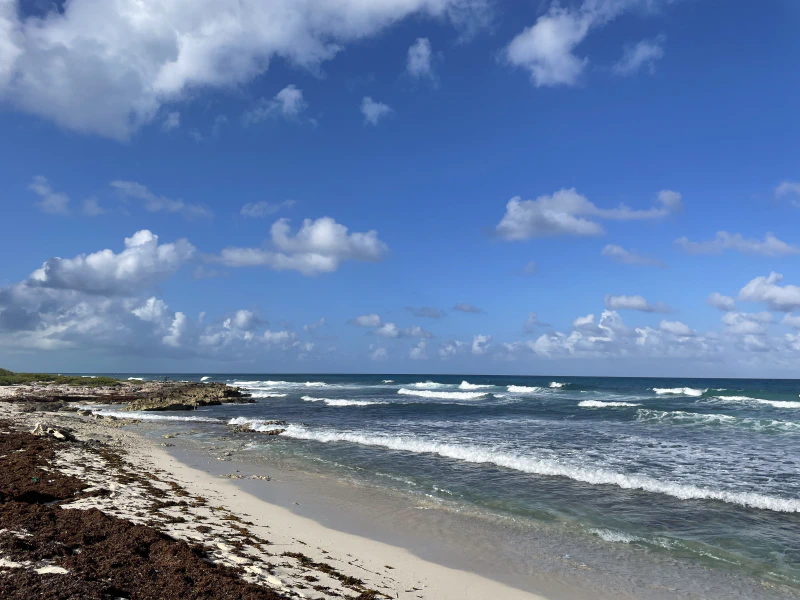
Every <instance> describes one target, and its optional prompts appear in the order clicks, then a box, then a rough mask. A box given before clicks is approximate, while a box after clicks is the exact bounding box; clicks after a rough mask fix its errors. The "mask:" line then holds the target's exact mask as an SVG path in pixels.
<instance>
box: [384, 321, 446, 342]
mask: <svg viewBox="0 0 800 600" xmlns="http://www.w3.org/2000/svg"><path fill="white" fill-rule="evenodd" d="M375 334H376V335H379V336H381V337H386V338H392V339H394V338H401V337H402V338H422V339H425V338H431V337H433V334H432V333H431V332H430V331H428V330H426V329H423V328H422V327H420V326H419V325H415V326H413V327H406V328H402V329H401V328H399V327H398V326H397V324H396V323H383V324H382V325H381V326H380V327H378V328H377V329H376V330H375Z"/></svg>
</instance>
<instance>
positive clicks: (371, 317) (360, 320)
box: [348, 313, 383, 327]
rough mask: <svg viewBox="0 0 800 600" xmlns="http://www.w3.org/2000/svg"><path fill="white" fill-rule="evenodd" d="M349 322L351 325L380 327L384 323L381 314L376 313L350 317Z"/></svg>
mask: <svg viewBox="0 0 800 600" xmlns="http://www.w3.org/2000/svg"><path fill="white" fill-rule="evenodd" d="M348 323H350V325H357V326H358V327H380V326H381V325H382V324H383V322H382V321H381V317H380V315H378V314H375V313H371V314H368V315H361V316H359V317H355V318H354V319H350V320H349V321H348Z"/></svg>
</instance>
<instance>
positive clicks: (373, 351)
mask: <svg viewBox="0 0 800 600" xmlns="http://www.w3.org/2000/svg"><path fill="white" fill-rule="evenodd" d="M369 349H370V353H369V357H370V359H371V360H386V359H387V358H389V352H388V351H387V350H386V348H379V347H377V346H374V345H373V346H370V347H369Z"/></svg>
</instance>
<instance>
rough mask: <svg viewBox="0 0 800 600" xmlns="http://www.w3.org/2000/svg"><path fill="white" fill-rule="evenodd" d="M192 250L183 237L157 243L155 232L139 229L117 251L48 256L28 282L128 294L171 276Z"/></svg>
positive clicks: (87, 290) (40, 285)
mask: <svg viewBox="0 0 800 600" xmlns="http://www.w3.org/2000/svg"><path fill="white" fill-rule="evenodd" d="M194 253H195V248H194V246H192V245H191V244H190V243H189V242H188V241H186V240H185V239H181V240H178V241H177V242H173V243H169V244H159V243H158V236H157V235H155V234H153V233H151V232H150V231H148V230H146V229H143V230H142V231H137V232H136V233H134V234H133V235H132V236H131V237H129V238H125V249H124V250H123V251H122V252H120V253H119V254H115V253H114V251H113V250H101V251H100V252H95V253H93V254H88V255H87V254H81V255H79V256H76V257H75V258H51V259H49V260H47V261H46V262H45V263H44V264H43V265H42V267H41V268H40V269H37V270H36V271H34V272H33V273H32V274H31V276H30V279H29V284H30V285H31V286H37V287H47V288H58V289H64V290H74V291H78V292H84V293H87V294H100V295H111V296H113V295H124V294H131V293H133V292H136V291H139V290H142V289H147V288H150V287H152V286H153V285H155V284H157V283H159V282H161V281H163V280H165V279H167V278H169V277H171V276H172V275H173V274H174V273H175V272H176V271H177V270H178V269H179V268H180V267H181V266H182V265H184V264H185V263H186V262H188V261H189V260H190V259H191V258H192V257H193V255H194Z"/></svg>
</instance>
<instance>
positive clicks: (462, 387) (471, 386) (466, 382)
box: [458, 381, 494, 390]
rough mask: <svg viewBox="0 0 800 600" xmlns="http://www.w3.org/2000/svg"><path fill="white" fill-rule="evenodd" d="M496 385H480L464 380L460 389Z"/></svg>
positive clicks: (484, 387)
mask: <svg viewBox="0 0 800 600" xmlns="http://www.w3.org/2000/svg"><path fill="white" fill-rule="evenodd" d="M490 387H494V386H493V385H480V384H477V383H470V382H469V381H462V382H461V383H460V384H459V386H458V389H460V390H484V389H486V388H490Z"/></svg>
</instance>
